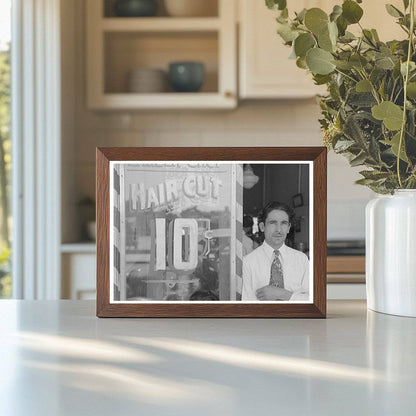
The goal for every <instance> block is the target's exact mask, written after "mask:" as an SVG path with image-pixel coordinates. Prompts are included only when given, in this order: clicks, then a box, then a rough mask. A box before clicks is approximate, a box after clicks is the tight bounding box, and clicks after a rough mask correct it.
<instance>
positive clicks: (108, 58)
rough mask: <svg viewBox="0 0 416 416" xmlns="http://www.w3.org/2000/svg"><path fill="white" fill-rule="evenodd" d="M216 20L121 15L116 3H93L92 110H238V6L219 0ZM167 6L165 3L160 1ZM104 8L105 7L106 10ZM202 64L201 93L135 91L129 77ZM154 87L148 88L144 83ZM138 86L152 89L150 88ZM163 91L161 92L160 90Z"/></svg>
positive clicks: (89, 41)
mask: <svg viewBox="0 0 416 416" xmlns="http://www.w3.org/2000/svg"><path fill="white" fill-rule="evenodd" d="M213 1H214V2H215V5H216V9H217V10H218V12H216V15H215V16H211V17H189V18H182V17H166V12H163V10H162V11H161V12H160V13H159V14H158V16H157V17H132V18H130V17H128V18H127V17H115V16H114V1H113V0H108V1H107V0H105V1H104V2H103V1H102V0H101V1H97V0H87V56H86V60H87V104H88V107H89V108H91V109H100V110H112V109H170V108H172V109H178V108H181V109H186V108H189V109H217V108H224V109H230V108H235V107H236V106H237V74H236V46H237V45H236V30H230V27H232V26H234V27H235V25H236V14H235V12H236V11H235V4H234V2H232V1H230V0H213ZM160 3H161V4H163V2H160ZM103 5H104V7H103ZM182 61H192V62H201V63H203V64H204V68H205V74H206V75H205V80H204V83H203V85H202V87H201V89H200V90H199V91H198V92H194V93H177V92H175V91H174V90H173V88H172V87H170V86H169V83H167V84H166V87H164V88H154V89H153V90H156V89H157V90H158V92H154V93H153V92H152V93H142V92H140V93H138V92H135V91H133V92H130V91H129V87H128V84H129V81H128V80H129V74H130V73H131V72H132V71H136V70H139V69H157V70H163V71H165V74H166V75H165V76H166V79H167V77H168V70H169V64H170V63H172V62H182ZM144 85H148V84H144ZM142 86H143V84H141V85H139V88H135V90H136V91H138V90H140V91H149V90H151V89H150V88H146V89H144V88H142ZM159 91H160V92H159Z"/></svg>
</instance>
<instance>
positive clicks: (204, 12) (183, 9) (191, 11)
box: [165, 0, 218, 17]
mask: <svg viewBox="0 0 416 416" xmlns="http://www.w3.org/2000/svg"><path fill="white" fill-rule="evenodd" d="M165 8H166V12H167V13H168V15H169V16H173V17H205V16H217V15H218V12H217V8H218V6H217V1H216V0H165Z"/></svg>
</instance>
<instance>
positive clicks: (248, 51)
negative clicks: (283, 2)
mask: <svg viewBox="0 0 416 416" xmlns="http://www.w3.org/2000/svg"><path fill="white" fill-rule="evenodd" d="M322 3H325V2H323V1H312V0H295V1H291V2H290V3H289V7H290V9H291V10H292V11H293V10H302V9H303V8H305V7H324V6H323V5H322ZM277 15H278V12H275V11H272V10H269V9H267V7H266V6H265V4H264V1H253V0H239V19H240V22H239V48H240V51H239V94H240V98H243V99H244V98H309V97H313V96H315V95H316V94H318V93H319V90H320V88H318V87H317V86H315V85H314V83H313V81H312V77H311V75H309V74H307V73H306V71H305V70H302V69H300V68H298V67H297V66H296V63H295V61H294V60H293V59H289V55H290V48H288V47H287V46H285V45H284V44H283V41H282V40H281V38H280V36H279V35H278V34H277V33H276V28H277V26H276V19H275V16H277Z"/></svg>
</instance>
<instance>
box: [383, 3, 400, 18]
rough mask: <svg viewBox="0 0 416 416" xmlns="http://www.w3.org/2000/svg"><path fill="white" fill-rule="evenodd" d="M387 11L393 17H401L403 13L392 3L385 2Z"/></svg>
mask: <svg viewBox="0 0 416 416" xmlns="http://www.w3.org/2000/svg"><path fill="white" fill-rule="evenodd" d="M386 10H387V13H388V14H389V15H390V16H393V17H403V16H404V14H403V13H402V12H401V11H400V10H399V9H398V8H397V7H394V6H393V5H392V4H386Z"/></svg>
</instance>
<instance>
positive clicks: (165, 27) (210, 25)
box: [100, 17, 221, 32]
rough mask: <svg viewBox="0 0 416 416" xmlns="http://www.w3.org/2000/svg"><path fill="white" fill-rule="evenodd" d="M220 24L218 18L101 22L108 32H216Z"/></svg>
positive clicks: (116, 18) (154, 18) (132, 19)
mask: <svg viewBox="0 0 416 416" xmlns="http://www.w3.org/2000/svg"><path fill="white" fill-rule="evenodd" d="M220 24H221V21H220V19H218V18H217V17H194V18H181V17H153V18H149V17H131V18H128V19H126V18H123V17H113V18H108V19H102V20H101V22H100V26H101V29H102V30H104V31H107V32H110V31H117V32H128V31H135V32H168V31H175V30H176V31H183V32H188V31H216V30H218V29H219V28H220Z"/></svg>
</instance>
